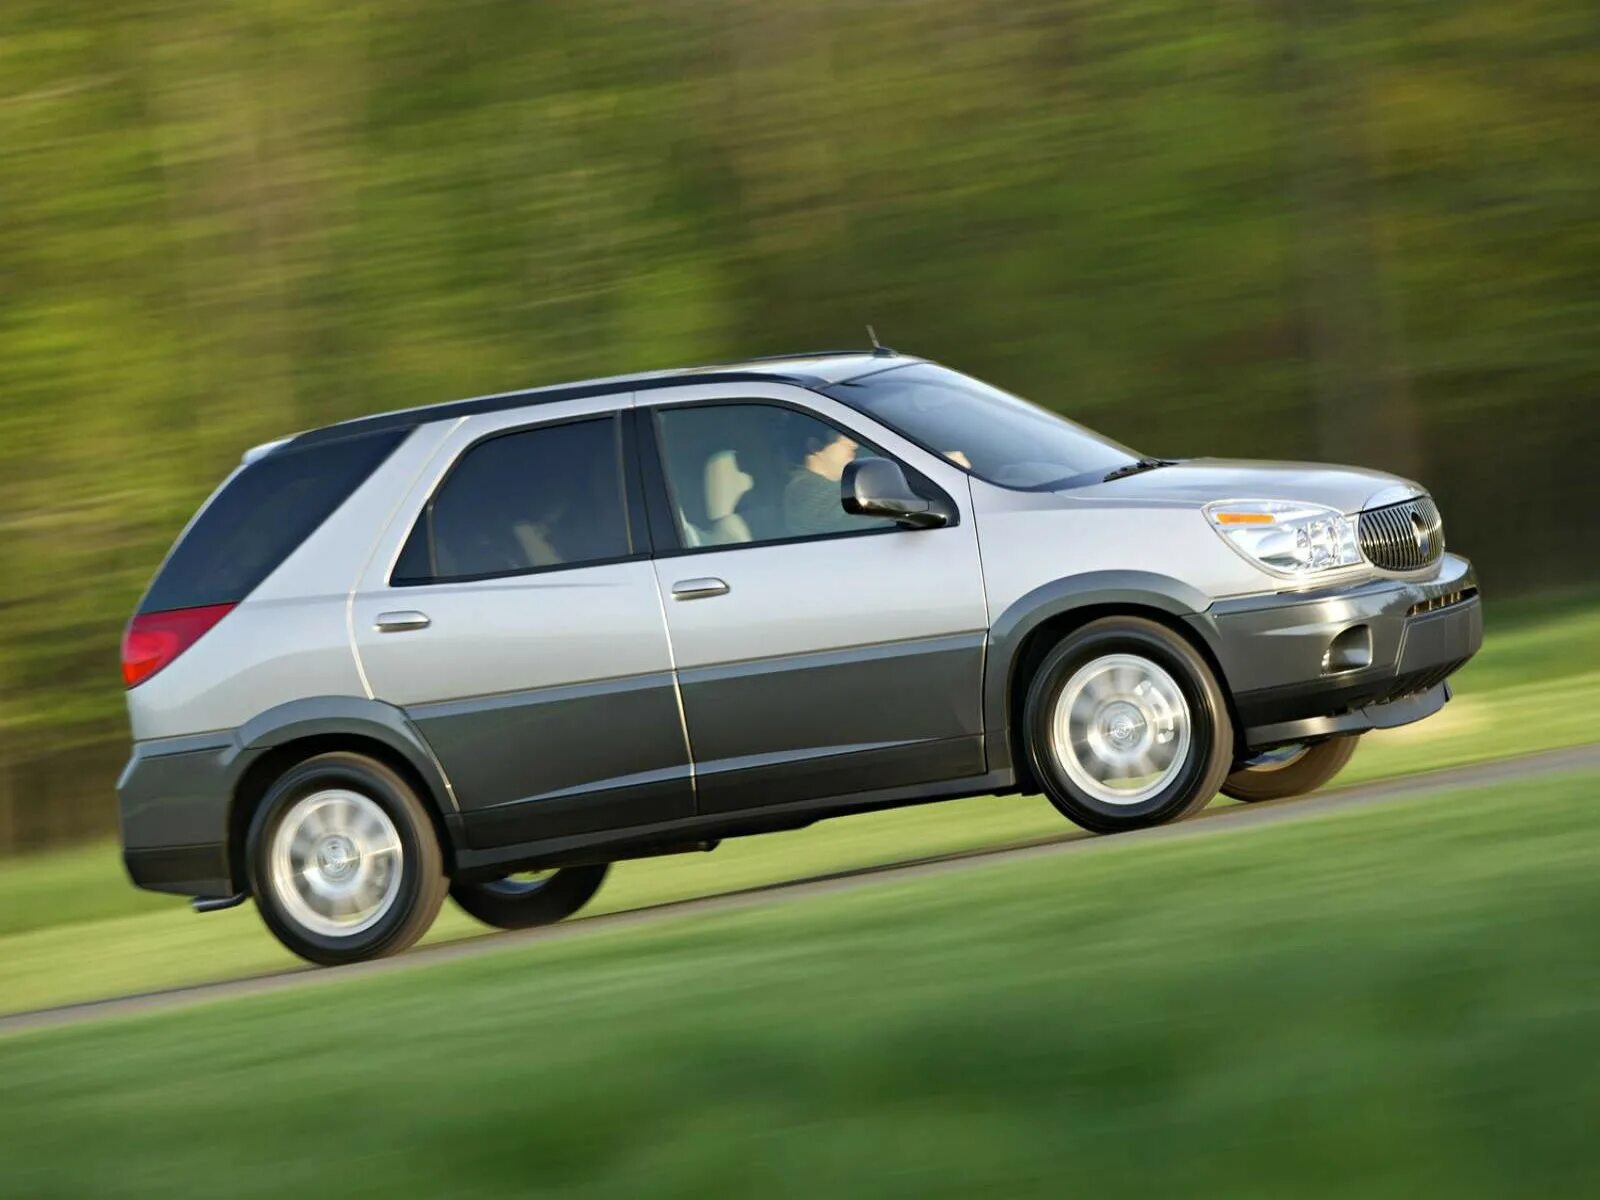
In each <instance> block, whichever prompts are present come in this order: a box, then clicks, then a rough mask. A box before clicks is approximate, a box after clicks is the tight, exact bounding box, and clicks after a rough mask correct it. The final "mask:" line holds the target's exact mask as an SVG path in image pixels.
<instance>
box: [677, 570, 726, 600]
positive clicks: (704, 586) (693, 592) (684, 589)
mask: <svg viewBox="0 0 1600 1200" xmlns="http://www.w3.org/2000/svg"><path fill="white" fill-rule="evenodd" d="M728 591H729V589H728V585H727V583H726V582H724V581H723V580H721V579H713V578H711V577H710V576H709V575H708V576H706V577H705V578H704V579H680V580H678V582H677V583H675V584H673V585H672V598H673V599H674V600H704V599H705V598H706V597H707V596H726V595H727V594H728Z"/></svg>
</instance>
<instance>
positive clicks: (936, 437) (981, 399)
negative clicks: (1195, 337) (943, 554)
mask: <svg viewBox="0 0 1600 1200" xmlns="http://www.w3.org/2000/svg"><path fill="white" fill-rule="evenodd" d="M822 391H823V393H824V394H825V395H827V396H831V397H832V398H833V399H835V400H838V401H840V402H841V403H843V404H848V405H850V406H851V407H852V408H855V409H857V410H859V411H861V412H864V413H866V414H867V415H869V416H871V417H873V418H875V419H877V420H879V421H881V422H882V423H883V424H885V425H887V426H888V427H889V428H890V429H892V430H894V431H895V432H896V433H898V434H900V435H901V436H902V437H904V438H907V439H908V440H910V441H913V442H916V443H917V444H918V445H919V446H921V447H922V448H923V449H925V450H929V451H932V452H933V453H935V454H939V455H942V456H943V457H944V458H945V459H947V460H948V461H950V462H952V463H954V464H955V465H956V466H958V467H962V468H964V469H966V470H969V471H971V472H972V473H973V474H974V475H976V476H977V477H978V478H980V479H983V480H985V481H987V482H989V483H995V484H999V485H1000V486H1002V487H1008V488H1017V489H1021V490H1026V491H1045V490H1049V489H1052V488H1061V487H1073V486H1076V485H1078V484H1083V483H1088V482H1091V481H1092V482H1099V481H1100V480H1101V479H1103V478H1104V477H1105V474H1106V472H1108V471H1111V470H1113V469H1115V468H1117V467H1121V466H1126V465H1127V464H1128V463H1130V462H1133V461H1135V460H1137V459H1138V458H1139V456H1138V455H1137V454H1135V453H1134V452H1133V451H1132V450H1129V449H1128V448H1127V447H1126V446H1121V445H1118V444H1117V443H1116V442H1113V441H1112V440H1111V439H1110V438H1104V437H1101V436H1100V435H1099V434H1097V433H1093V432H1091V431H1090V430H1087V429H1085V428H1084V427H1083V426H1081V425H1076V424H1074V423H1073V422H1071V421H1069V420H1067V419H1066V418H1065V417H1061V416H1057V415H1056V414H1055V413H1053V412H1049V411H1047V410H1045V409H1043V408H1040V407H1039V406H1038V405H1035V404H1029V403H1028V402H1027V401H1026V400H1019V399H1018V398H1017V397H1016V396H1012V395H1009V394H1008V393H1006V392H1002V391H1001V390H1000V389H999V388H994V387H990V386H989V385H988V384H986V383H981V382H979V381H978V380H976V379H973V378H971V377H970V376H967V375H962V374H960V373H959V372H957V371H952V370H949V369H948V368H946V367H940V366H936V365H935V364H933V363H913V364H911V365H909V366H904V367H891V368H890V369H888V370H886V371H879V372H877V373H875V374H872V375H864V376H862V377H860V378H858V379H852V380H850V381H848V382H846V383H839V384H834V385H833V386H831V387H827V388H823V389H822Z"/></svg>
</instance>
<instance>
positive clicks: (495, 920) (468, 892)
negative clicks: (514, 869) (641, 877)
mask: <svg viewBox="0 0 1600 1200" xmlns="http://www.w3.org/2000/svg"><path fill="white" fill-rule="evenodd" d="M610 869H611V868H610V866H609V865H608V864H606V863H601V864H600V865H598V866H589V867H562V868H561V869H560V870H557V871H552V872H549V873H548V874H547V875H546V876H545V877H544V878H542V879H538V880H520V879H516V878H513V877H509V876H508V877H507V878H505V879H494V880H489V881H487V882H483V883H455V884H452V885H451V886H450V898H451V899H452V900H454V901H455V902H456V903H457V904H458V905H460V906H461V908H462V909H463V910H464V911H465V912H467V913H468V914H470V915H472V916H474V917H477V918H478V920H480V921H482V922H483V923H484V924H485V925H493V926H494V927H495V928H496V929H532V928H533V927H534V926H535V925H553V924H555V923H556V922H557V921H564V920H566V918H568V917H570V916H571V915H572V914H573V913H575V912H577V911H578V910H579V909H580V908H582V907H583V906H584V905H585V904H587V903H589V901H590V900H591V899H592V898H593V897H594V894H595V893H596V892H598V891H599V890H600V885H601V883H603V882H604V881H605V877H606V872H607V871H609V870H610Z"/></svg>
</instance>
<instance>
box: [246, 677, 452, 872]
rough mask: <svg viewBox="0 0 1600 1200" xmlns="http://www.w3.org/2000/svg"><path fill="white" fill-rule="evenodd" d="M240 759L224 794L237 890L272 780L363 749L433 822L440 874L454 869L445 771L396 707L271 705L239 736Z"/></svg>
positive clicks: (336, 700)
mask: <svg viewBox="0 0 1600 1200" xmlns="http://www.w3.org/2000/svg"><path fill="white" fill-rule="evenodd" d="M238 742H239V752H238V755H237V757H236V759H235V761H236V762H237V763H238V764H239V768H238V772H237V775H236V777H235V779H234V781H233V786H232V788H231V789H230V793H229V804H228V825H227V837H228V842H227V848H228V865H229V869H230V871H231V873H232V876H233V881H234V886H235V887H241V888H242V887H243V886H244V881H245V880H246V879H247V878H248V873H247V872H246V870H245V862H244V855H245V839H246V838H247V836H248V834H249V830H250V823H251V820H252V819H253V818H254V816H255V813H256V810H257V808H258V807H259V806H260V804H261V801H262V799H263V798H264V797H265V796H266V794H267V790H268V789H269V788H270V787H271V786H272V783H273V781H274V780H275V779H277V778H278V777H279V776H281V775H282V774H283V773H284V772H285V771H287V770H288V769H289V768H290V767H293V766H294V765H295V764H296V763H300V762H304V761H305V760H306V759H308V758H313V757H315V756H316V755H318V754H327V753H330V752H333V751H347V752H351V753H355V754H364V755H366V756H367V757H369V758H371V759H373V760H375V761H377V762H380V763H382V764H383V765H385V766H387V767H388V768H389V769H390V770H392V771H394V772H395V773H396V774H398V775H399V776H400V777H401V778H402V779H404V780H405V781H406V783H407V784H409V785H410V786H411V788H412V789H413V790H414V791H415V792H416V793H417V796H418V798H419V799H421V801H422V804H423V807H424V808H425V809H426V810H427V812H428V815H429V817H430V818H431V819H432V821H433V825H434V833H435V836H437V837H438V839H439V848H440V851H441V852H442V853H443V855H444V860H445V866H446V869H447V871H448V870H453V869H454V866H455V848H456V839H455V834H454V829H453V825H452V820H451V818H452V817H453V816H454V815H455V812H456V803H455V796H454V793H453V792H452V791H451V789H450V783H449V780H448V779H447V778H446V777H445V774H444V769H443V768H442V767H441V766H440V765H439V762H438V760H437V759H435V758H434V756H433V752H432V750H430V749H429V747H428V745H427V743H426V742H424V741H423V740H422V736H421V734H419V733H418V732H417V731H416V729H415V727H413V726H412V724H411V722H410V721H409V720H407V718H406V715H405V714H404V713H403V712H401V710H400V709H398V708H395V707H394V706H393V705H389V704H385V703H383V702H382V701H378V700H365V699H362V698H359V697H353V696H330V697H317V698H313V699H306V700H296V701H293V702H291V703H289V704H285V705H281V706H280V707H278V708H274V709H270V710H268V711H267V712H265V713H262V714H261V715H260V716H258V717H255V718H254V719H252V720H251V721H250V722H248V723H247V724H245V725H244V726H243V727H242V728H241V729H240V730H239V733H238Z"/></svg>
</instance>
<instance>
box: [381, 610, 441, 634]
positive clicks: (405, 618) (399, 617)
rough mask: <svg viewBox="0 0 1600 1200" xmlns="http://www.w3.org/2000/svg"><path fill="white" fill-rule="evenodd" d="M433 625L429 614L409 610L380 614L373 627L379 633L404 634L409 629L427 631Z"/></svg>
mask: <svg viewBox="0 0 1600 1200" xmlns="http://www.w3.org/2000/svg"><path fill="white" fill-rule="evenodd" d="M432 624H433V622H432V621H430V620H429V619H428V614H427V613H420V612H417V611H415V610H414V609H407V610H405V611H404V612H386V613H379V614H378V619H377V620H375V621H374V622H373V623H372V627H373V628H374V629H376V630H377V631H378V632H379V633H403V632H405V631H406V630H407V629H426V628H427V627H428V626H429V625H432Z"/></svg>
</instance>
